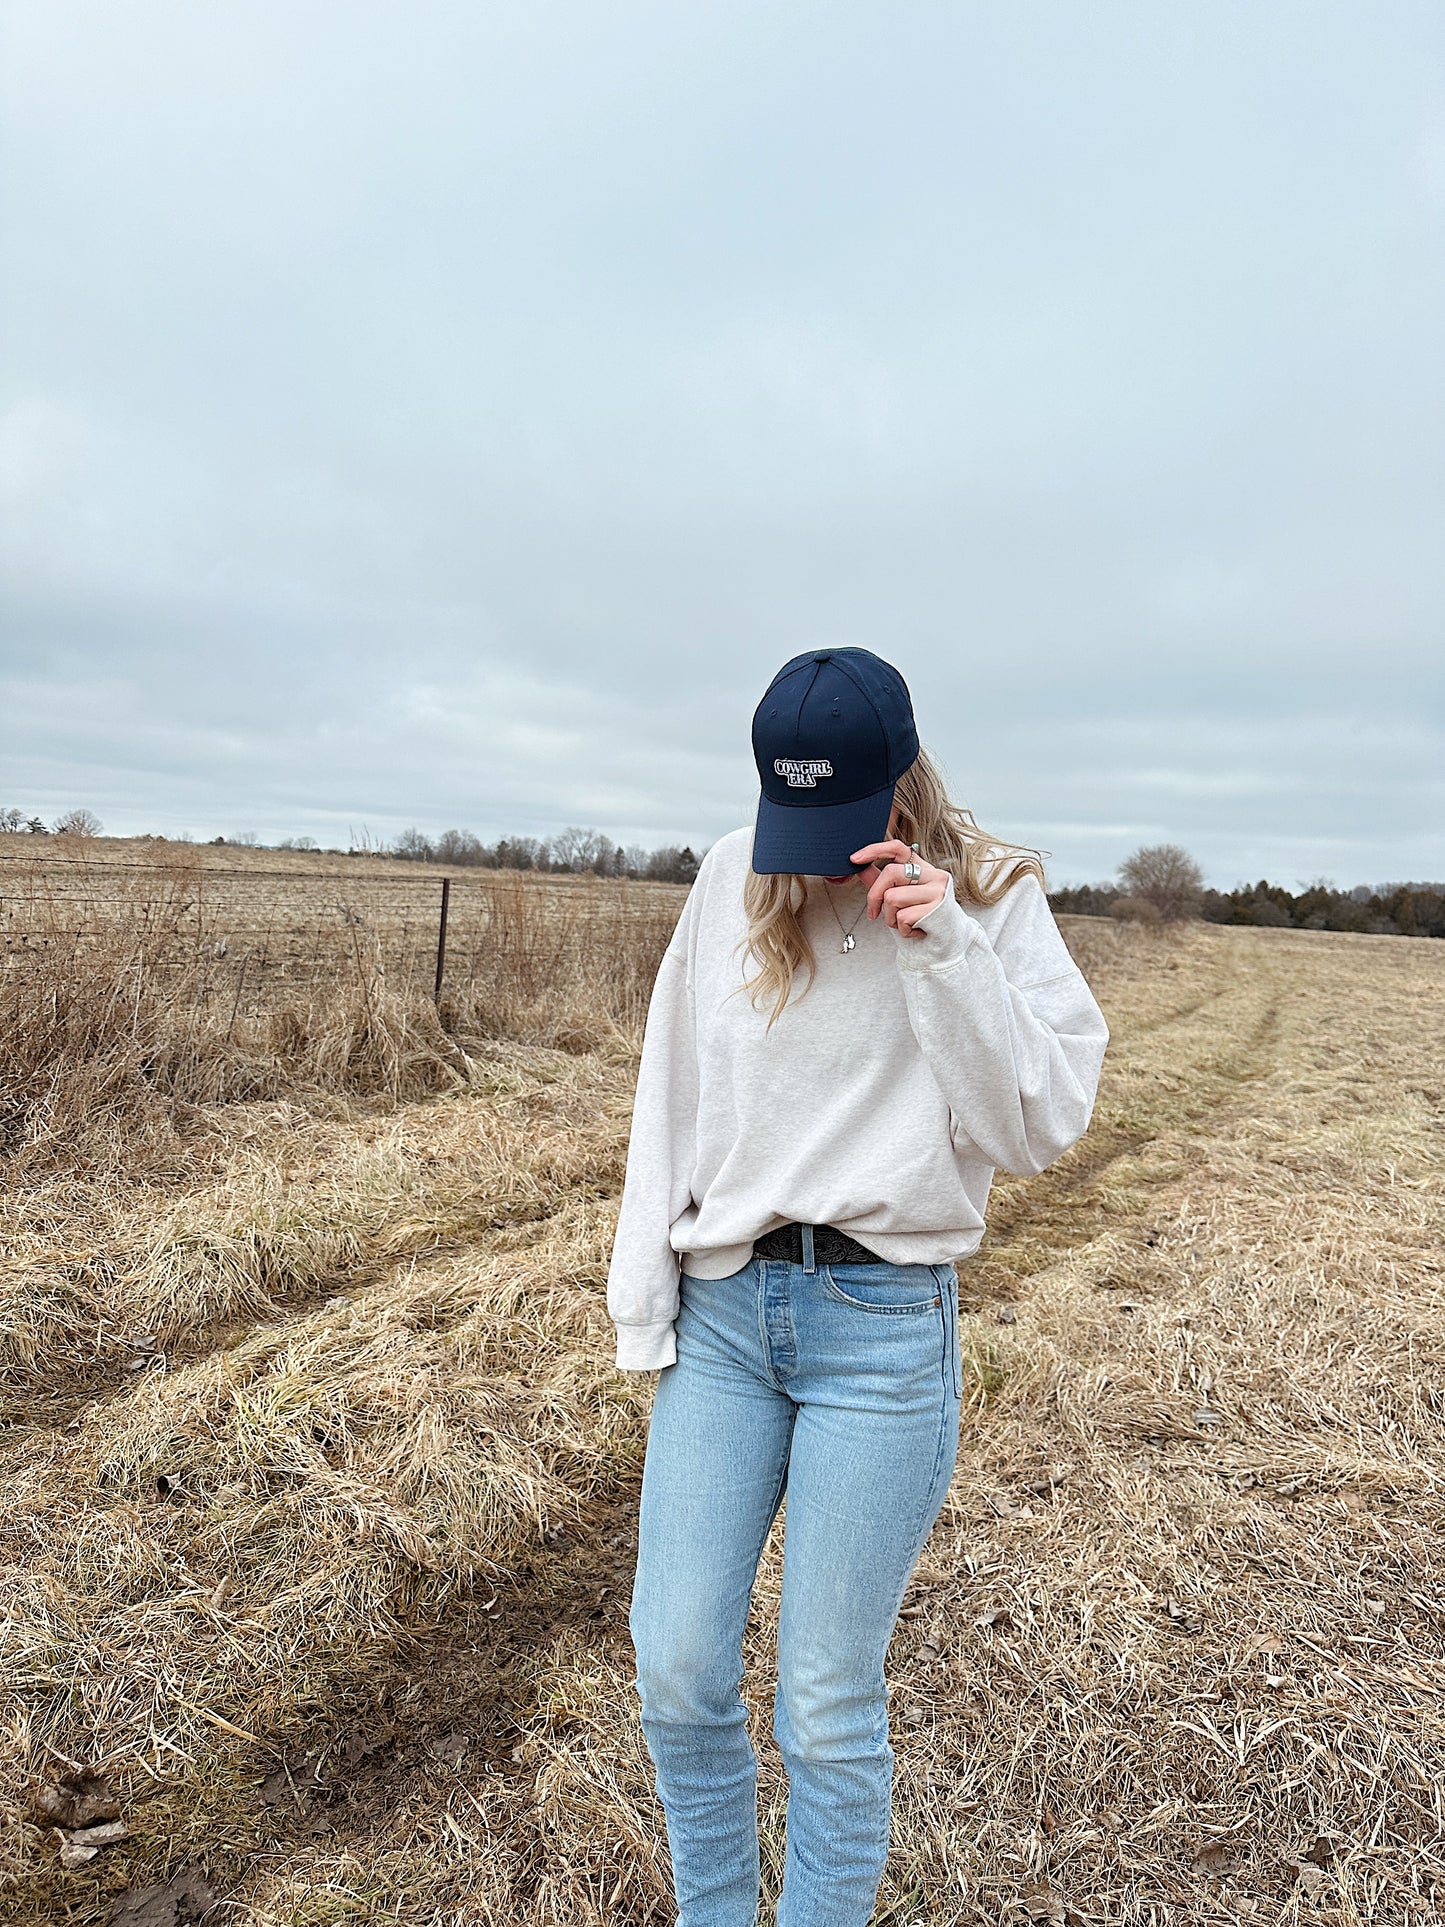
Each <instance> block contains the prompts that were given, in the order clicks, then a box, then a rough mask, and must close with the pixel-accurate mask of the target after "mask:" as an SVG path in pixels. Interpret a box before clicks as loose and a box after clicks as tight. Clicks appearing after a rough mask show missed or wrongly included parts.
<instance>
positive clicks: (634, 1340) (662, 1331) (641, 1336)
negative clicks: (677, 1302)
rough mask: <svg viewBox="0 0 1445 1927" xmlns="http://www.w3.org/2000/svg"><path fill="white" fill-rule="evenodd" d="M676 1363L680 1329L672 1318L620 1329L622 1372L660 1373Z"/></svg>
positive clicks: (619, 1343)
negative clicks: (665, 1367) (665, 1366)
mask: <svg viewBox="0 0 1445 1927" xmlns="http://www.w3.org/2000/svg"><path fill="white" fill-rule="evenodd" d="M676 1362H677V1326H676V1321H675V1320H674V1319H671V1318H665V1319H661V1320H660V1321H659V1322H658V1323H657V1324H655V1325H618V1326H617V1369H618V1371H619V1372H657V1371H661V1369H662V1368H663V1366H664V1365H673V1364H675V1363H676Z"/></svg>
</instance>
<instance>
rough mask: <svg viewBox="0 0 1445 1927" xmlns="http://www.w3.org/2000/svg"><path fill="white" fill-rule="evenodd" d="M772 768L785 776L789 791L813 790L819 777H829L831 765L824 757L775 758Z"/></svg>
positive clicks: (831, 772)
mask: <svg viewBox="0 0 1445 1927" xmlns="http://www.w3.org/2000/svg"><path fill="white" fill-rule="evenodd" d="M773 768H774V769H775V770H776V771H777V773H778V775H779V776H786V777H787V779H788V788H789V789H790V790H814V789H816V788H817V787H818V778H819V777H820V776H831V775H832V774H833V765H832V764H831V763H830V762H829V761H828V759H827V757H826V756H807V757H796V756H775V757H774V758H773Z"/></svg>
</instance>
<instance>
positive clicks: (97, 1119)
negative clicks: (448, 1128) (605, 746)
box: [0, 866, 675, 1172]
mask: <svg viewBox="0 0 1445 1927" xmlns="http://www.w3.org/2000/svg"><path fill="white" fill-rule="evenodd" d="M475 888H476V890H478V891H479V892H480V893H481V895H482V897H483V899H484V902H485V906H486V926H485V927H486V940H485V942H484V943H483V944H481V945H480V946H475V945H474V946H473V947H472V948H471V950H470V951H469V953H468V956H467V960H466V969H465V973H464V974H463V973H461V972H458V973H456V975H455V976H454V979H453V981H452V982H451V984H450V987H449V988H447V989H446V991H445V994H444V995H443V997H442V999H441V1002H440V1004H439V1005H437V1004H434V1003H433V1001H432V998H431V997H430V996H429V995H428V994H427V992H426V990H425V988H423V987H422V986H421V985H419V984H418V983H417V982H416V981H414V980H411V981H409V980H407V979H406V978H405V976H402V975H398V973H397V970H396V968H395V964H394V960H393V959H392V958H391V957H390V956H389V952H388V943H387V931H386V930H385V929H384V928H383V927H381V926H379V925H375V926H374V925H373V924H371V923H370V922H369V921H368V919H367V918H366V916H365V915H364V914H361V913H360V912H358V911H356V910H355V909H354V908H353V907H352V906H349V905H343V906H341V907H340V908H341V912H342V914H341V917H340V920H339V922H338V928H337V932H336V933H334V934H336V936H337V941H336V943H335V945H334V946H333V948H332V949H331V950H330V951H329V952H328V965H329V975H327V976H325V977H324V978H322V979H320V980H313V981H311V982H309V983H307V984H305V985H302V986H299V987H295V986H288V985H283V986H281V987H280V988H279V994H277V993H273V994H272V995H271V996H270V998H269V999H268V1000H267V1001H263V1002H260V1003H258V1001H257V998H256V994H255V988H254V986H253V990H252V994H251V996H250V997H249V998H248V982H247V976H248V966H249V964H250V958H249V956H241V957H235V958H231V957H226V956H224V954H223V953H224V943H223V941H222V940H212V941H207V942H205V943H200V942H198V941H197V939H196V930H197V928H204V927H205V926H203V925H202V926H195V925H194V924H193V912H194V908H195V899H196V896H197V893H198V884H197V880H196V875H195V873H194V871H193V870H190V869H187V868H186V867H183V866H180V867H177V868H176V869H174V871H173V872H171V873H165V874H161V875H159V876H157V875H152V874H149V873H147V874H142V875H140V876H139V877H137V878H135V879H133V880H129V881H127V880H122V881H121V882H119V883H116V882H114V881H113V880H112V881H111V882H110V884H109V886H108V896H107V899H106V902H105V905H104V908H103V910H96V909H93V908H89V907H87V905H86V903H85V900H84V899H79V900H77V901H70V900H66V901H65V902H64V904H63V905H62V909H63V916H62V915H60V914H57V911H56V907H55V904H54V903H53V902H50V901H49V900H45V899H40V900H39V901H40V902H41V903H42V904H44V905H46V907H45V909H44V910H43V911H42V912H40V913H39V914H37V915H36V916H34V917H32V919H31V920H30V923H29V925H28V927H27V928H25V929H24V930H22V931H20V932H19V933H18V934H17V933H16V932H15V931H13V930H12V931H10V932H9V934H8V935H7V944H6V949H5V952H4V957H3V967H0V1035H3V1036H4V1038H5V1051H4V1054H3V1057H0V1157H3V1158H5V1159H8V1160H9V1161H10V1163H11V1169H12V1171H14V1172H35V1171H39V1170H43V1169H45V1168H47V1167H51V1168H53V1167H55V1166H56V1165H58V1164H61V1163H63V1164H65V1165H66V1166H67V1167H69V1168H71V1169H76V1168H85V1167H89V1168H92V1169H96V1168H114V1169H132V1170H133V1169H136V1168H138V1167H141V1166H144V1165H146V1164H149V1163H154V1162H155V1161H157V1160H161V1161H164V1160H166V1159H167V1158H170V1159H172V1160H173V1159H174V1156H175V1154H176V1152H177V1148H178V1140H179V1138H180V1137H181V1136H182V1135H183V1134H184V1133H185V1131H186V1129H187V1127H188V1126H194V1125H196V1124H198V1123H200V1122H201V1121H202V1120H203V1118H204V1116H205V1114H206V1113H207V1112H209V1111H213V1110H215V1109H216V1108H217V1107H220V1106H225V1105H230V1104H236V1103H248V1102H255V1101H259V1100H265V1099H274V1098H279V1097H282V1096H287V1097H295V1096H297V1095H298V1094H301V1095H304V1094H307V1093H312V1094H318V1095H319V1094H324V1093H345V1094H350V1095H355V1096H360V1097H365V1098H377V1099H382V1100H391V1101H394V1102H400V1101H405V1100H408V1099H414V1098H418V1097H424V1096H427V1095H432V1094H435V1093H437V1092H439V1091H444V1090H458V1089H463V1088H466V1087H467V1085H468V1084H469V1083H470V1082H471V1080H472V1077H473V1075H474V1064H473V1053H474V1050H475V1047H476V1045H477V1044H478V1043H479V1042H483V1041H486V1040H496V1039H509V1040H513V1041H518V1042H527V1043H534V1044H542V1045H550V1046H555V1047H557V1048H561V1049H564V1050H570V1051H583V1050H590V1049H595V1048H597V1047H598V1046H599V1045H601V1044H602V1043H603V1042H604V1041H605V1040H606V1039H607V1038H608V1037H609V1035H614V1034H616V1033H618V1032H619V1031H626V1030H627V1029H629V1028H635V1027H636V1026H637V1025H638V1024H640V1022H641V1021H642V1019H643V1017H644V1016H645V1014H646V1006H647V998H648V994H649V991H650V987H651V982H652V977H653V975H654V974H655V972H656V967H657V962H658V960H659V959H660V957H661V955H662V951H663V948H664V947H665V945H666V942H667V938H668V936H669V934H670V932H671V927H672V912H673V911H675V905H674V906H671V908H670V907H669V904H668V903H667V902H666V901H659V900H658V899H657V897H656V896H655V895H648V896H645V897H638V896H636V895H632V894H629V893H627V892H625V891H623V890H620V889H619V890H615V891H611V892H609V891H607V890H606V889H605V888H602V889H598V890H596V891H594V892H590V893H587V894H586V895H585V896H575V895H568V896H563V895H562V894H561V893H559V892H555V891H553V890H550V889H549V888H548V886H547V883H546V882H545V880H543V879H540V878H525V877H522V876H520V875H508V874H505V873H499V874H497V875H495V876H487V877H483V878H482V879H480V880H479V881H478V883H477V884H476V886H475Z"/></svg>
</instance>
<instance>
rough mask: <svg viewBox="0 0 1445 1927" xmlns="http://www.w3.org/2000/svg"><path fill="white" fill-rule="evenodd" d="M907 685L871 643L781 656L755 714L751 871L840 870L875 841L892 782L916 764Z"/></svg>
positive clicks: (884, 826)
mask: <svg viewBox="0 0 1445 1927" xmlns="http://www.w3.org/2000/svg"><path fill="white" fill-rule="evenodd" d="M917 756H918V731H917V729H916V728H915V727H914V722H913V702H912V698H911V697H910V696H909V694H908V685H907V683H906V682H904V680H903V678H902V676H900V675H899V673H898V671H897V670H896V669H895V668H894V667H893V665H892V663H888V662H884V660H883V658H882V657H881V656H875V655H874V654H873V652H872V651H871V650H869V649H811V650H809V651H808V653H807V655H804V656H794V657H793V659H792V661H791V662H785V663H784V664H783V666H782V668H781V669H780V670H779V671H778V673H777V675H776V676H774V677H773V680H772V681H771V682H770V683H769V684H768V687H767V691H766V693H765V694H764V696H763V699H762V701H761V702H760V703H759V704H758V706H757V708H756V710H755V711H754V712H753V759H754V761H755V762H756V763H757V766H758V776H759V778H760V779H761V782H762V786H763V791H762V795H761V796H760V797H759V799H758V820H757V826H756V828H755V829H754V831H753V868H754V870H756V871H757V872H758V873H759V874H760V875H763V876H766V875H769V874H770V873H776V872H778V871H784V870H792V871H796V872H798V873H800V874H801V875H804V876H835V877H836V876H845V875H847V874H848V872H849V871H851V870H852V869H853V868H854V864H853V852H854V851H855V850H857V849H861V848H862V846H863V845H864V844H865V843H878V842H881V841H882V839H883V837H884V836H885V835H886V834H887V830H888V818H889V816H890V814H891V813H892V809H893V788H894V785H895V784H896V783H897V781H898V779H899V777H900V776H901V775H902V774H903V772H904V771H905V770H906V769H907V768H909V766H910V765H911V764H912V763H913V762H915V761H916V760H917Z"/></svg>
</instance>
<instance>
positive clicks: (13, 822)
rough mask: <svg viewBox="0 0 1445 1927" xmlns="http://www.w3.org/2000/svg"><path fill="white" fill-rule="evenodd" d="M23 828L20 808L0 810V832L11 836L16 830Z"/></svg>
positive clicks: (22, 815) (23, 821) (23, 823)
mask: <svg viewBox="0 0 1445 1927" xmlns="http://www.w3.org/2000/svg"><path fill="white" fill-rule="evenodd" d="M24 828H25V817H24V813H23V812H22V811H20V810H13V809H12V810H0V834H3V835H5V836H13V835H14V834H15V832H16V831H17V830H23V829H24Z"/></svg>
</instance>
